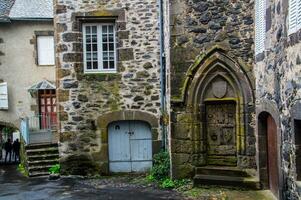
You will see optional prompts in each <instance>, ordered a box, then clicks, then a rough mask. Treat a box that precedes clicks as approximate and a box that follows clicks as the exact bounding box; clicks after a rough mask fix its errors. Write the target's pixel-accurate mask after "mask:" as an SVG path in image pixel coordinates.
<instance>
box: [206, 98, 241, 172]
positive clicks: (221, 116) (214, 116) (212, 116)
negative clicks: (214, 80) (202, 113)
mask: <svg viewBox="0 0 301 200" xmlns="http://www.w3.org/2000/svg"><path fill="white" fill-rule="evenodd" d="M235 116H236V104H235V102H228V103H210V104H206V130H207V164H208V165H219V166H237V147H236V146H237V145H236V117H235Z"/></svg>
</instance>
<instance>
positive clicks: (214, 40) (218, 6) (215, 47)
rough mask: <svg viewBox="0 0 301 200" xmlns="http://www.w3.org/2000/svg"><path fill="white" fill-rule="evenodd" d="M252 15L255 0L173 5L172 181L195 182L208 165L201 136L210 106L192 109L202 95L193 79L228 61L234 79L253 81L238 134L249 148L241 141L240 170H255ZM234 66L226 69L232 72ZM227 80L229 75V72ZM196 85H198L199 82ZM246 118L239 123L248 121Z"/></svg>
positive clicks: (179, 0) (189, 0)
mask: <svg viewBox="0 0 301 200" xmlns="http://www.w3.org/2000/svg"><path fill="white" fill-rule="evenodd" d="M253 11H254V1H253V0H244V1H228V0H219V1H217V0H184V1H183V0H171V1H170V20H171V21H170V33H171V38H170V43H171V46H170V60H171V62H170V93H171V136H170V137H171V152H172V164H173V166H172V168H173V170H172V171H173V172H172V173H173V177H178V178H181V177H187V176H190V177H191V176H193V175H194V170H195V167H197V166H202V165H206V155H205V154H204V151H206V138H202V132H204V131H205V129H204V127H205V124H204V113H205V110H204V109H205V106H204V105H203V107H202V105H201V104H198V103H195V104H192V105H191V104H189V103H188V99H189V98H199V97H198V96H197V94H196V93H197V92H198V91H193V89H192V88H191V87H192V85H193V81H194V80H196V79H201V78H199V77H201V76H202V74H201V73H199V72H197V71H198V70H200V71H201V70H203V69H202V68H205V66H207V68H208V70H209V68H210V66H209V65H211V64H212V68H213V67H214V66H213V65H214V64H213V63H214V62H216V63H220V64H221V65H224V64H225V63H227V62H228V61H229V62H230V63H235V64H233V66H232V65H231V64H230V65H231V66H232V67H233V69H234V68H235V70H234V71H236V72H237V73H238V74H239V73H240V75H238V74H235V73H236V72H235V73H234V74H233V76H239V78H238V79H240V80H241V81H242V79H245V78H246V79H248V80H247V81H246V82H247V83H246V85H245V86H243V87H242V88H241V89H238V91H240V92H242V93H244V92H246V93H249V94H250V99H249V100H246V98H242V99H244V100H242V99H241V101H240V100H239V101H240V103H241V104H240V106H241V108H242V110H244V114H246V113H248V114H246V115H245V121H241V122H240V123H239V126H241V129H240V130H239V132H240V134H239V135H243V137H244V139H243V140H245V143H244V142H242V143H244V144H242V146H241V149H240V150H241V152H243V153H241V155H242V156H241V158H239V161H238V165H239V166H240V167H250V168H255V166H256V162H255V141H256V140H255V135H254V132H253V128H252V116H253V115H254V110H255V109H254V98H253V90H254V89H253V88H254V76H253V72H252V66H253V56H254V55H253V47H254V44H253V43H254V42H253V38H254V29H253V26H254V18H253ZM214 59H216V60H214ZM210 63H211V64H210ZM230 65H227V64H226V65H225V66H226V68H228V69H230V68H231V67H229V66H230ZM236 67H237V68H236ZM218 70H221V72H222V71H223V70H222V69H217V71H218ZM205 71H206V70H205ZM222 73H225V72H222ZM226 74H227V73H226ZM228 75H229V76H230V74H229V73H228ZM228 75H227V76H228ZM208 76H210V74H209V75H208ZM231 76H232V75H231ZM243 77H244V78H243ZM205 78H206V77H205ZM195 84H198V82H197V81H196V82H195ZM236 97H237V96H236ZM236 97H235V98H236ZM237 98H239V97H237ZM224 99H225V98H224ZM237 103H238V101H237ZM238 104H239V103H238ZM247 105H248V106H247ZM237 114H239V113H237ZM244 114H242V115H244ZM242 115H241V116H240V118H241V117H243V116H242Z"/></svg>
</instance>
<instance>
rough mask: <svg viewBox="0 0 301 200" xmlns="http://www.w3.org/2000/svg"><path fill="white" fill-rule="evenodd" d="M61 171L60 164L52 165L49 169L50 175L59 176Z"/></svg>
mask: <svg viewBox="0 0 301 200" xmlns="http://www.w3.org/2000/svg"><path fill="white" fill-rule="evenodd" d="M60 170H61V166H60V164H56V165H53V166H52V167H50V168H49V172H50V174H59V173H60Z"/></svg>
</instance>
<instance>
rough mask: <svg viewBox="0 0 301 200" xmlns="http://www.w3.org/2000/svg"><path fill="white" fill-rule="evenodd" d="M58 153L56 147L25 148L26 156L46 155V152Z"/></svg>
mask: <svg viewBox="0 0 301 200" xmlns="http://www.w3.org/2000/svg"><path fill="white" fill-rule="evenodd" d="M54 153H56V154H58V153H59V150H58V148H57V147H49V148H40V149H28V150H26V154H27V156H31V155H43V154H44V155H47V154H54Z"/></svg>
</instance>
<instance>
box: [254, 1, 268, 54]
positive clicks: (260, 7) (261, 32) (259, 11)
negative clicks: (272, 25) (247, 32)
mask: <svg viewBox="0 0 301 200" xmlns="http://www.w3.org/2000/svg"><path fill="white" fill-rule="evenodd" d="M265 4H266V2H265V0H256V1H255V55H257V54H259V53H262V52H263V51H264V48H265V45H264V43H265V25H266V23H265V13H266V11H265V9H266V5H265Z"/></svg>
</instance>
